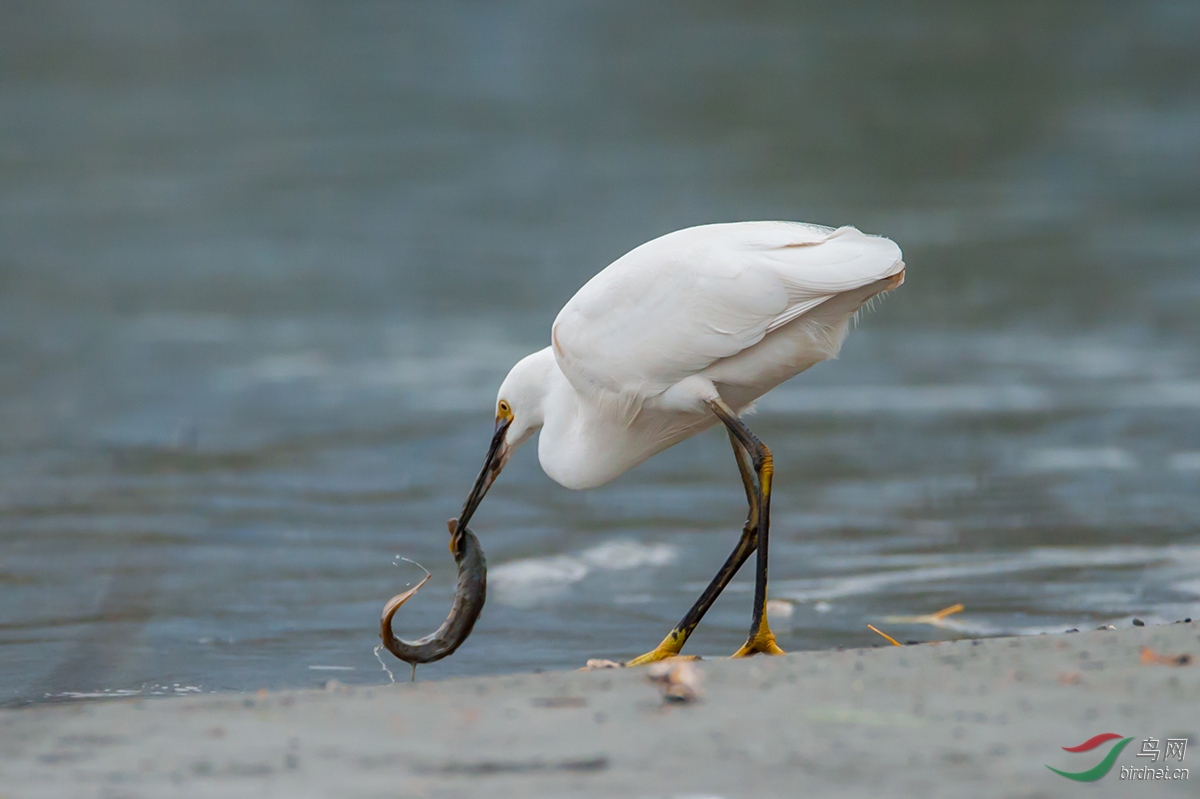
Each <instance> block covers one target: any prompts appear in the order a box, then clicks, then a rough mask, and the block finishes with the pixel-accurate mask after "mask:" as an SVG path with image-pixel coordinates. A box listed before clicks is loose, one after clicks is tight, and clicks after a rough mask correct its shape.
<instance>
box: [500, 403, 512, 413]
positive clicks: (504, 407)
mask: <svg viewBox="0 0 1200 799" xmlns="http://www.w3.org/2000/svg"><path fill="white" fill-rule="evenodd" d="M497 407H498V410H499V413H500V415H501V416H511V415H512V408H511V407H509V404H508V400H500V404H499V406H497Z"/></svg>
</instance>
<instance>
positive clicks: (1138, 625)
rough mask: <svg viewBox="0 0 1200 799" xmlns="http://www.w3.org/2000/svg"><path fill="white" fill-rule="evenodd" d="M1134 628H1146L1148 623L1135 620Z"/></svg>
mask: <svg viewBox="0 0 1200 799" xmlns="http://www.w3.org/2000/svg"><path fill="white" fill-rule="evenodd" d="M1133 626H1134V627H1145V626H1146V622H1144V621H1142V620H1141V619H1134V620H1133Z"/></svg>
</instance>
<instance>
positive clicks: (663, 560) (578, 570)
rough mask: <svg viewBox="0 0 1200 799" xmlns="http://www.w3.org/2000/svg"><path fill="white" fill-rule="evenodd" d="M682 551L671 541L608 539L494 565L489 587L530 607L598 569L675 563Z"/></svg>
mask: <svg viewBox="0 0 1200 799" xmlns="http://www.w3.org/2000/svg"><path fill="white" fill-rule="evenodd" d="M676 557H678V551H677V550H676V549H675V547H673V546H671V545H670V544H662V543H658V544H642V543H639V542H636V541H606V542H604V543H602V544H598V545H597V546H594V547H589V548H588V549H585V550H584V551H583V552H580V553H579V554H578V555H548V556H546V557H541V558H522V559H521V560H514V561H509V562H508V563H502V564H500V565H499V566H497V567H495V568H493V569H491V570H490V571H489V573H488V587H489V588H490V589H492V591H493V593H494V596H495V597H496V601H498V602H500V603H502V604H506V605H515V606H518V607H529V606H531V605H534V604H536V603H538V602H540V601H542V600H545V599H549V598H552V597H554V596H556V595H558V594H560V593H561V592H562V591H563V590H565V589H566V588H567V587H569V586H571V585H574V584H575V583H578V582H580V581H581V580H583V579H584V578H585V577H587V576H588V575H589V574H591V573H592V572H594V571H624V570H627V569H637V568H642V567H657V566H664V565H666V564H668V563H671V562H672V561H674V560H675V558H676Z"/></svg>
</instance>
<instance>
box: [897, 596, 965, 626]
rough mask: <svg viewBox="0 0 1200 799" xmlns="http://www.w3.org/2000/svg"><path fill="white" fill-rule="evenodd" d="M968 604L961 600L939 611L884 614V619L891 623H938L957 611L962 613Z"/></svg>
mask: <svg viewBox="0 0 1200 799" xmlns="http://www.w3.org/2000/svg"><path fill="white" fill-rule="evenodd" d="M965 608H966V606H965V605H963V603H961V602H959V603H958V604H955V605H951V606H950V607H948V608H942V609H941V610H939V611H938V612H937V613H927V614H925V615H924V616H884V617H883V620H884V621H886V622H889V623H891V624H933V625H938V624H941V623H942V622H943V621H945V620H946V617H947V616H952V615H954V614H955V613H961V612H962V611H963V610H965Z"/></svg>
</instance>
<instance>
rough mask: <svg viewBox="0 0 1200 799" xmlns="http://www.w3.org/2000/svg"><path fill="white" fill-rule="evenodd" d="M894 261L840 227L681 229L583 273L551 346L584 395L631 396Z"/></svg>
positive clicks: (750, 342)
mask: <svg viewBox="0 0 1200 799" xmlns="http://www.w3.org/2000/svg"><path fill="white" fill-rule="evenodd" d="M902 268H903V262H902V261H901V254H900V249H899V247H897V246H896V245H895V243H893V242H892V241H890V240H888V239H885V238H880V237H877V236H868V235H866V234H864V233H861V232H859V231H858V230H856V229H855V228H852V227H843V228H838V229H836V230H835V229H832V228H826V227H821V226H818V225H805V224H800V223H795V222H741V223H732V224H721V225H704V226H701V227H694V228H687V229H685V230H680V231H676V232H675V233H669V234H667V235H666V236H662V237H661V238H658V239H654V240H653V241H650V242H647V243H646V244H643V245H642V246H640V247H638V248H636V249H634V250H633V251H631V252H629V253H628V254H626V255H624V256H622V257H621V258H619V259H617V260H616V261H614V262H613V263H612V264H611V265H610V266H608V267H607V268H606V269H604V270H603V271H602V272H600V273H599V274H598V275H596V276H595V277H593V278H592V279H591V280H590V281H588V282H587V283H586V284H585V285H584V286H583V288H581V289H580V290H579V291H578V292H577V293H576V294H575V296H574V297H572V298H571V300H570V301H569V302H567V304H566V305H565V306H564V307H563V309H562V311H561V312H560V313H559V314H558V318H557V319H555V321H554V327H553V331H552V344H553V350H554V355H555V358H556V359H557V360H558V364H559V368H560V369H562V371H563V374H565V375H566V377H567V379H568V380H570V381H571V383H572V385H574V387H575V389H576V390H577V391H579V392H580V393H581V394H583V395H584V396H591V397H594V398H596V399H598V400H602V401H603V400H606V399H619V400H620V402H621V404H622V405H626V406H634V405H638V404H640V402H641V401H642V400H644V399H646V398H648V397H651V396H656V395H657V394H660V393H661V392H663V391H665V390H667V389H668V388H670V387H671V386H673V385H674V384H675V383H677V382H678V381H680V380H682V379H683V378H685V377H688V376H690V375H693V374H696V373H697V372H700V371H702V370H704V369H705V368H707V367H708V366H710V365H711V364H713V363H714V362H716V361H718V360H720V359H722V358H727V357H730V356H732V355H736V354H737V353H739V352H741V351H742V350H744V349H746V348H747V347H752V346H754V345H755V344H757V343H758V342H759V341H761V340H762V339H763V337H764V336H766V335H767V333H769V332H770V331H772V330H775V329H777V328H779V327H782V326H783V325H785V324H787V323H788V322H790V321H792V320H794V319H796V318H798V317H800V316H801V315H803V314H804V313H805V312H807V311H809V310H811V309H812V308H815V307H816V306H817V305H820V304H821V303H822V302H824V301H825V300H827V299H829V298H830V297H833V296H836V295H837V294H840V293H841V292H844V291H849V290H851V289H856V288H860V287H862V286H865V285H867V284H869V283H872V282H874V281H876V280H881V279H883V278H886V277H890V276H891V275H894V274H896V273H897V272H899V271H900V270H901V269H902Z"/></svg>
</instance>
